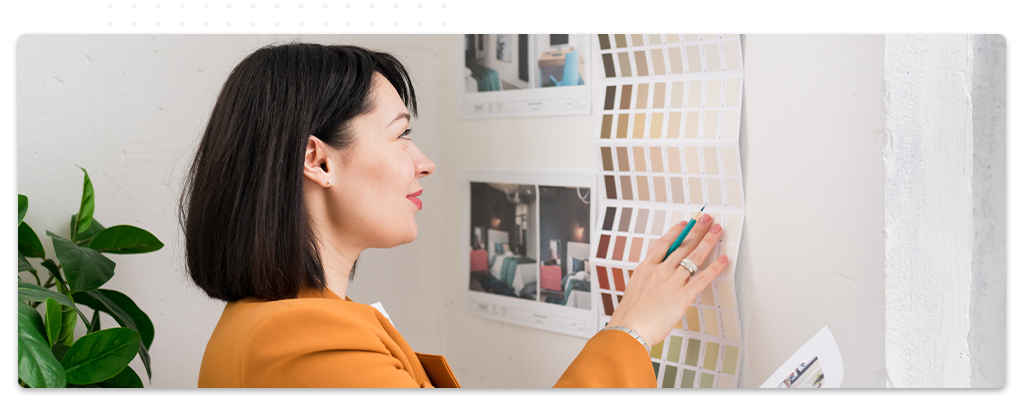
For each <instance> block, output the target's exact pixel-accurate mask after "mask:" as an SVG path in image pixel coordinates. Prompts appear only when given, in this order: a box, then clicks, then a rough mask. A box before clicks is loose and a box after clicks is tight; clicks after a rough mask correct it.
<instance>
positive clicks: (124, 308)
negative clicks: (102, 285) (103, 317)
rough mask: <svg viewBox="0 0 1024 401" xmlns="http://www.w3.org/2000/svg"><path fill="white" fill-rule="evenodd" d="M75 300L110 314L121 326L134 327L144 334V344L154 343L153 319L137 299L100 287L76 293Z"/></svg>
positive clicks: (147, 345)
mask: <svg viewBox="0 0 1024 401" xmlns="http://www.w3.org/2000/svg"><path fill="white" fill-rule="evenodd" d="M75 301H76V302H78V303H80V304H82V305H85V306H88V307H90V308H92V309H93V310H100V311H103V312H104V313H106V314H108V315H110V316H111V317H113V318H114V320H115V321H117V324H120V325H121V327H128V328H131V329H134V330H135V331H137V332H139V334H140V335H142V344H143V345H145V346H146V348H149V347H150V346H152V344H153V334H154V330H153V321H152V320H150V319H149V315H146V312H143V311H142V309H141V308H139V307H138V305H136V304H135V301H132V299H131V298H130V297H128V296H127V295H125V294H123V293H120V292H118V291H114V290H107V289H99V290H93V291H86V292H80V293H77V294H75Z"/></svg>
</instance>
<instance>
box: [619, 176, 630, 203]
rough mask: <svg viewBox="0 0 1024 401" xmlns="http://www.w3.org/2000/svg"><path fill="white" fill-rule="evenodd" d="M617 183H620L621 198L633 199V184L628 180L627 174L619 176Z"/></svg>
mask: <svg viewBox="0 0 1024 401" xmlns="http://www.w3.org/2000/svg"><path fill="white" fill-rule="evenodd" d="M619 183H621V184H622V199H623V200H633V186H632V185H631V184H630V182H629V176H628V175H623V176H619Z"/></svg>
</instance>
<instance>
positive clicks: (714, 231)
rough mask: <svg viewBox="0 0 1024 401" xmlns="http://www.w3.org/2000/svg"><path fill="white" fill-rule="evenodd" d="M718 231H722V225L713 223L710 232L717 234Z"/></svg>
mask: <svg viewBox="0 0 1024 401" xmlns="http://www.w3.org/2000/svg"><path fill="white" fill-rule="evenodd" d="M719 231H722V226H720V225H718V224H715V225H713V226H711V233H712V234H718V232H719Z"/></svg>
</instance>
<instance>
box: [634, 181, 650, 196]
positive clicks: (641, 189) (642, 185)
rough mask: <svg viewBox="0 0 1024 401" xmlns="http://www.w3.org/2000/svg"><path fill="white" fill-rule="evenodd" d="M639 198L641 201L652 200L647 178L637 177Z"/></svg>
mask: <svg viewBox="0 0 1024 401" xmlns="http://www.w3.org/2000/svg"><path fill="white" fill-rule="evenodd" d="M637 197H639V198H640V200H650V188H649V187H647V177H646V176H637Z"/></svg>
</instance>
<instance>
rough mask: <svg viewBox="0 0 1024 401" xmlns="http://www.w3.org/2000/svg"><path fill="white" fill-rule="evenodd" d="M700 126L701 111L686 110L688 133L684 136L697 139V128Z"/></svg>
mask: <svg viewBox="0 0 1024 401" xmlns="http://www.w3.org/2000/svg"><path fill="white" fill-rule="evenodd" d="M699 127H700V112H699V111H688V112H686V133H684V134H683V137H684V138H686V139H697V129H698V128H699Z"/></svg>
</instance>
